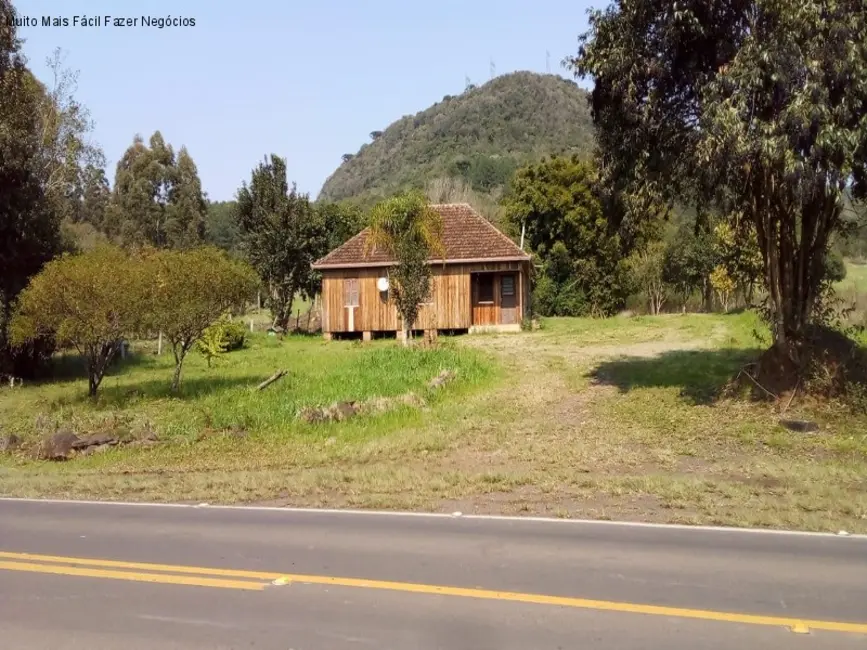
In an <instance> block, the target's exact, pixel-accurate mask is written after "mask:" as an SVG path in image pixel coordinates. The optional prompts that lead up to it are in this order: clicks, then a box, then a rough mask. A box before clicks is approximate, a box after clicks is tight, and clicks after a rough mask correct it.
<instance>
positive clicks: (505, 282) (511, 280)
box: [500, 275, 515, 298]
mask: <svg viewBox="0 0 867 650" xmlns="http://www.w3.org/2000/svg"><path fill="white" fill-rule="evenodd" d="M500 290H501V292H502V294H503V297H504V298H511V297H512V296H514V295H515V276H514V275H504V276H503V277H502V278H500Z"/></svg>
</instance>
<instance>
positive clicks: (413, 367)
mask: <svg viewBox="0 0 867 650" xmlns="http://www.w3.org/2000/svg"><path fill="white" fill-rule="evenodd" d="M72 363H73V360H71V359H67V360H66V361H65V363H64V370H65V372H66V373H67V374H68V373H69V372H70V369H71V364H72ZM171 369H172V361H171V355H170V354H163V355H162V356H159V357H157V356H155V355H153V354H152V353H149V352H147V351H139V352H137V353H136V354H134V355H133V357H132V358H131V359H129V360H128V361H127V362H126V363H124V364H122V365H120V366H119V367H118V368H116V369H115V371H114V372H113V373H112V374H111V375H110V376H108V377H106V378H105V380H104V381H103V385H102V386H101V388H100V393H101V394H100V396H99V399H98V400H97V401H96V402H91V401H89V400H88V399H87V398H86V392H87V391H86V388H87V386H86V380H85V379H83V378H80V377H77V378H75V377H73V378H71V379H67V380H66V381H63V382H50V383H44V384H41V385H34V386H25V387H24V388H23V389H16V390H14V391H8V392H4V393H3V394H2V397H0V421H3V422H4V428H6V429H8V430H9V431H10V432H15V433H18V434H19V435H22V436H25V437H28V438H29V437H32V436H34V435H37V434H39V433H40V432H39V431H38V430H37V429H38V426H37V423H36V421H37V417H38V416H42V417H41V419H42V420H43V421H45V420H46V419H48V420H49V421H53V422H55V423H57V424H62V423H67V424H69V425H72V426H73V428H78V429H84V430H95V429H99V428H100V427H104V426H107V425H106V423H107V422H112V423H116V422H118V421H119V420H123V421H125V422H126V425H125V426H127V427H130V428H132V427H135V426H138V425H141V426H144V424H143V423H145V422H147V424H148V426H152V427H153V428H156V429H157V431H158V432H159V433H160V435H161V437H163V438H164V439H178V440H183V439H194V438H195V437H196V436H198V435H199V434H201V433H202V432H203V431H215V430H216V431H219V430H224V429H232V430H243V431H244V432H245V434H246V435H255V436H279V437H284V436H291V435H295V434H297V433H302V432H303V431H304V430H306V429H309V428H310V425H307V424H306V423H304V422H302V421H299V420H298V419H297V414H298V412H299V410H300V409H301V408H303V407H306V406H323V405H328V404H330V403H332V402H339V401H360V400H365V399H368V398H372V397H380V396H381V397H389V396H395V395H399V394H403V393H406V392H417V393H420V394H424V393H425V391H426V387H427V383H428V382H429V381H430V380H431V379H432V378H433V377H434V376H435V375H437V374H438V373H439V372H440V371H441V370H444V369H448V370H455V371H457V373H458V374H457V377H458V379H457V380H456V381H455V385H454V386H452V387H449V389H448V391H452V392H454V391H458V392H459V391H462V390H470V389H472V388H473V387H474V386H476V385H479V384H481V383H484V382H485V381H486V380H487V379H489V378H490V377H492V376H493V373H494V371H495V369H494V366H493V365H492V363H491V362H489V361H485V360H484V358H483V357H482V356H481V355H480V353H477V352H474V351H473V350H467V349H460V348H458V347H457V346H455V345H453V344H450V343H448V342H445V343H443V344H441V345H439V346H437V347H436V348H431V349H407V348H404V347H403V346H398V345H396V344H395V342H394V341H377V342H372V343H368V344H361V343H350V342H331V343H326V342H324V341H322V340H320V339H318V338H315V337H310V336H289V337H287V338H286V339H284V340H283V341H280V340H279V339H277V338H275V337H269V336H267V335H261V334H254V335H251V336H250V337H249V341H248V343H247V346H246V347H245V348H244V349H242V350H239V351H236V352H231V353H228V354H226V355H225V356H224V357H223V360H222V361H221V362H220V363H218V364H217V365H216V367H214V368H211V369H209V368H208V367H207V364H206V363H205V361H204V360H203V359H201V358H199V357H198V356H194V355H190V357H189V359H188V361H187V362H186V363H185V365H184V374H183V381H182V384H181V393H180V395H179V396H174V395H171V394H170V392H169V384H170V378H171ZM280 369H285V370H287V371H288V374H287V375H286V376H285V377H284V378H282V379H280V380H279V381H277V382H275V383H274V384H272V385H270V386H269V387H268V388H266V389H265V390H262V391H257V390H255V386H256V385H257V384H258V383H259V382H261V381H262V380H264V379H265V378H267V377H268V376H270V375H271V374H273V373H274V372H275V371H277V370H280ZM430 397H432V398H435V397H436V396H434V395H431V396H430Z"/></svg>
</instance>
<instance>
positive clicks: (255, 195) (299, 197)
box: [237, 155, 329, 332]
mask: <svg viewBox="0 0 867 650" xmlns="http://www.w3.org/2000/svg"><path fill="white" fill-rule="evenodd" d="M237 216H238V223H239V224H240V232H241V238H242V241H243V250H244V254H245V255H246V257H247V259H248V260H250V263H251V264H252V265H253V268H255V269H256V271H257V273H258V274H259V277H260V278H262V279H263V280H265V281H266V282H267V287H268V291H267V293H266V296H267V299H266V304H267V306H268V307H269V308H270V310H271V313H272V314H274V326H275V327H277V328H279V329H280V331H282V332H285V331H286V330H287V329H288V328H289V319H290V318H291V316H292V302H293V301H294V300H295V296H296V295H297V294H299V293H300V294H301V295H302V296H304V297H305V298H312V297H313V296H315V295H316V293H317V292H318V290H319V283H318V278H317V276H316V274H315V273H314V272H313V269H312V268H311V264H313V262H315V261H316V260H317V259H318V258H319V257H321V256H322V255H324V254H325V253H327V252H328V243H329V242H328V237H327V234H326V225H325V222H324V221H323V220H322V219H320V218H319V217H320V215H319V213H318V212H316V211H315V210H314V209H313V207H312V206H311V205H310V200H309V197H308V196H307V195H306V194H299V193H298V191H297V189H296V187H295V185H294V184H293V185H292V187H291V188H290V187H289V181H288V179H287V178H286V161H285V160H283V159H282V158H280V157H279V156H275V155H272V156H271V160H270V161H266V162H264V163H261V164H259V166H258V167H256V168H255V169H254V170H253V174H252V178H251V180H250V184H249V186H248V185H247V183H244V184H243V185H242V186H241V189H239V190H238V204H237Z"/></svg>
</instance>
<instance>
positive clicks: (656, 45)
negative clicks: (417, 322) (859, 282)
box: [567, 0, 867, 365]
mask: <svg viewBox="0 0 867 650" xmlns="http://www.w3.org/2000/svg"><path fill="white" fill-rule="evenodd" d="M865 33H867V12H865V11H864V6H863V3H862V1H861V0H723V1H721V2H714V3H708V2H705V1H704V0H679V1H678V2H677V3H675V4H672V3H670V2H663V1H662V0H615V2H613V3H612V4H611V5H610V6H609V7H608V8H607V9H606V10H604V11H595V12H593V13H592V14H591V17H590V29H589V31H588V32H587V33H586V34H584V35H583V36H582V38H581V47H580V51H579V54H578V55H577V56H576V57H574V58H571V59H568V60H567V64H568V65H569V66H570V67H571V68H572V69H573V70H574V71H575V72H576V73H577V74H579V75H590V76H592V77H593V78H594V81H595V87H594V90H593V98H592V103H593V116H594V122H595V124H596V127H597V136H598V143H599V154H600V160H601V164H602V169H603V173H604V176H605V179H606V181H607V182H608V183H614V182H619V183H620V184H621V185H622V186H624V189H625V194H626V195H627V196H628V197H629V211H630V212H631V214H632V215H633V216H634V217H635V218H639V217H640V214H641V211H642V209H643V207H645V206H647V205H648V203H649V202H650V201H659V200H665V201H670V200H673V199H676V198H677V199H681V200H685V201H686V202H688V203H690V204H692V203H705V204H706V203H708V202H713V203H715V204H716V205H718V206H719V207H720V209H721V210H722V213H723V214H726V215H731V218H733V217H734V215H737V214H739V215H742V217H743V219H744V220H745V221H746V222H748V223H749V224H750V225H751V226H752V227H753V228H754V229H755V233H756V238H757V243H758V248H759V250H760V251H761V254H762V267H763V275H764V284H765V287H766V288H767V291H768V297H769V313H770V315H771V318H770V320H771V326H772V332H773V338H774V342H775V344H776V347H777V349H779V350H780V351H781V352H782V353H783V354H784V355H785V356H786V357H788V358H789V359H791V360H792V361H793V362H795V363H798V358H799V356H800V353H799V350H800V349H801V348H802V344H803V343H804V341H805V338H806V336H807V331H808V328H809V325H810V324H811V322H812V320H813V317H814V315H815V314H816V313H817V312H819V311H820V310H819V309H818V308H819V307H820V303H821V300H822V296H821V287H822V282H823V275H824V255H825V251H826V249H827V247H828V243H829V238H830V237H831V236H832V234H833V233H834V232H835V231H837V230H839V229H840V228H841V227H842V226H843V220H842V213H843V206H844V201H845V192H846V189H847V187H851V189H852V191H853V193H854V195H855V196H856V197H859V196H863V195H864V194H865V192H867V121H865V120H864V115H865V106H867V42H865V40H864V38H863V36H864V34H865ZM799 365H800V364H799Z"/></svg>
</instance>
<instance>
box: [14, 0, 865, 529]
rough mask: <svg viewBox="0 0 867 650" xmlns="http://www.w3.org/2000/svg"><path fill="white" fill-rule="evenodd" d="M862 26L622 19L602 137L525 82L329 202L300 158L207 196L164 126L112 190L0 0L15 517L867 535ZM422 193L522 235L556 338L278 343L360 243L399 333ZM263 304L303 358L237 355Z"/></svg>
mask: <svg viewBox="0 0 867 650" xmlns="http://www.w3.org/2000/svg"><path fill="white" fill-rule="evenodd" d="M860 9H861V7H860V5H859V4H858V0H821V1H820V0H800V1H799V2H795V1H794V0H780V1H779V2H774V3H758V2H749V1H747V2H741V3H731V2H721V3H715V4H713V7H709V5H708V3H707V2H703V1H702V0H684V1H683V2H679V3H678V4H677V9H676V10H675V11H672V10H669V9H668V8H665V7H662V5H660V4H659V3H653V2H650V0H615V1H614V2H613V3H612V4H611V6H610V7H609V8H608V9H607V10H605V11H602V12H595V13H593V14H592V16H591V24H590V31H589V33H588V34H586V35H585V36H584V37H582V39H581V50H580V53H579V55H578V56H576V57H575V58H574V59H572V60H571V62H570V66H571V67H572V69H573V70H574V71H576V72H577V73H579V74H582V75H588V76H592V77H593V78H594V79H595V82H596V86H595V89H594V91H593V95H592V100H593V101H592V105H593V116H592V119H591V114H590V103H589V102H588V101H587V100H588V96H587V94H586V93H585V92H584V91H582V90H580V89H579V88H578V87H577V86H576V85H575V84H574V83H572V82H571V81H568V80H564V79H562V78H560V77H557V76H552V75H537V74H532V73H526V72H522V73H515V74H510V75H505V76H501V77H498V78H496V79H494V80H492V81H491V82H489V83H487V84H484V85H483V86H481V87H475V86H473V85H472V84H468V86H467V88H466V90H465V92H464V93H462V94H461V95H459V96H456V97H445V98H444V99H443V101H442V102H439V103H437V104H436V105H434V106H433V107H431V108H429V109H427V110H425V111H423V112H421V113H418V114H417V115H415V116H408V117H404V118H402V119H400V120H398V121H397V122H395V123H394V124H392V125H391V126H389V127H388V128H386V129H384V130H381V131H380V130H375V131H372V132H371V133H370V138H371V143H369V144H365V145H364V146H362V147H361V150H360V151H358V152H357V153H355V154H350V153H347V154H345V155H344V156H343V164H342V165H340V167H339V168H338V169H337V170H336V171H335V173H334V174H333V175H332V176H331V178H329V179H328V181H327V182H326V184H325V186H324V187H323V190H322V194H321V197H320V200H319V201H317V202H316V203H313V202H311V201H310V199H309V197H308V196H307V195H304V194H299V193H298V192H297V191H296V189H295V186H294V185H292V184H290V182H289V179H287V178H286V165H285V162H284V159H283V158H281V157H279V156H276V155H271V156H270V157H269V158H266V160H265V161H264V162H263V163H262V164H260V165H258V166H257V167H256V168H255V169H254V170H253V172H252V174H251V177H250V179H249V184H248V183H246V182H244V183H242V184H241V187H240V189H239V191H238V195H237V198H236V200H235V201H228V202H221V203H208V202H207V200H206V198H205V193H204V191H203V188H202V185H201V182H200V180H199V178H198V173H197V171H196V165H195V164H194V162H193V160H192V157H191V156H190V155H189V152H187V151H186V149H184V148H183V147H181V148H180V149H179V150H178V153H177V155H176V154H175V149H174V148H173V147H172V146H171V145H170V144H168V143H167V142H165V140H164V139H163V138H162V136H161V135H160V133H159V132H158V131H157V132H155V133H154V134H153V135H152V136H151V137H150V139H149V140H148V142H147V144H146V143H145V141H144V139H142V138H141V137H138V136H137V137H136V138H135V139H134V140H133V144H132V146H131V147H129V148H128V149H127V151H126V152H125V153H124V154H123V156H122V157H121V159H120V162H119V163H118V165H117V169H116V173H115V178H114V183H113V186H112V185H110V184H109V180H108V178H107V177H106V173H105V171H104V167H105V165H104V156H103V155H102V152H101V151H100V150H99V149H98V148H96V147H93V146H91V145H90V144H88V142H89V138H88V133H89V131H90V130H91V128H92V126H91V124H90V121H89V119H88V116H87V111H86V110H85V109H84V107H83V106H81V105H80V104H78V102H77V101H76V100H75V98H74V93H73V91H74V81H75V76H74V74H72V73H69V72H67V71H64V70H63V69H62V66H61V60H60V58H59V55H56V56H55V59H54V60H53V62H52V69H53V71H54V73H55V79H56V82H55V85H54V86H53V87H47V86H44V85H43V84H41V83H39V82H38V81H37V80H36V79H35V78H34V77H33V75H32V74H31V73H30V72H29V70H28V69H27V66H26V62H25V61H24V59H23V58H22V57H21V55H20V52H19V43H18V41H17V40H16V35H15V30H14V21H13V20H12V17H13V15H14V11H13V9H12V6H11V4H10V2H9V0H0V25H2V26H3V27H0V95H2V97H3V101H2V102H0V187H2V188H3V192H2V193H0V378H2V379H3V380H4V381H3V383H2V388H0V485H2V492H3V494H4V495H7V494H8V495H20V496H66V497H88V498H124V499H147V500H163V501H177V500H196V501H211V502H262V501H269V502H271V503H285V504H292V505H329V506H357V507H380V508H416V509H426V510H446V511H451V510H456V509H457V510H462V511H476V512H497V513H502V512H524V513H540V514H556V515H558V516H585V517H586V516H590V517H601V518H633V519H634V518H638V519H646V520H655V521H671V522H687V523H716V524H738V525H759V526H784V527H795V528H803V529H811V530H839V529H840V528H844V529H846V530H849V531H853V532H854V531H859V532H860V531H867V498H865V492H864V485H865V484H864V476H865V475H867V434H865V431H867V388H865V384H867V377H865V376H864V374H865V368H867V360H865V357H864V353H865V350H864V347H863V346H864V345H865V344H867V334H865V330H862V331H858V330H857V329H855V328H847V327H843V326H842V325H865V326H867V272H865V270H864V269H865V268H867V267H865V266H858V265H856V264H854V263H853V262H855V261H858V260H859V259H861V260H863V258H864V257H865V254H867V253H865V251H867V248H865V246H867V243H865V242H867V239H865V237H867V228H864V227H863V224H864V218H865V214H864V211H863V205H864V204H863V199H864V198H865V195H867V185H865V182H867V168H865V161H867V155H865V152H867V122H865V121H864V119H863V106H864V105H865V102H867V94H865V93H867V91H865V88H867V59H865V50H864V48H863V47H860V48H859V46H858V44H859V43H860V42H861V41H859V40H858V36H860V35H861V34H863V33H864V31H865V29H867V24H865V14H864V12H863V11H861V10H860ZM757 35H760V36H761V38H759V37H757ZM840 79H846V80H847V83H846V84H840V83H839V80H840ZM593 120H595V125H594V124H593ZM371 126H376V125H371ZM591 156H592V157H593V160H592V161H591V160H590V158H591ZM427 201H433V202H444V203H445V202H467V203H471V204H472V205H473V206H474V207H476V208H477V209H478V210H479V211H480V212H482V213H483V214H484V215H485V216H486V217H487V218H489V219H491V220H492V221H494V222H496V223H497V224H498V225H500V226H501V227H503V228H504V229H505V230H506V232H507V234H508V235H509V236H511V237H513V238H514V239H515V240H517V239H518V238H519V237H520V238H522V239H523V240H524V244H525V246H526V248H527V249H528V250H530V251H532V252H533V253H534V255H535V260H534V262H535V263H534V265H533V269H534V278H533V287H532V289H533V305H534V307H535V309H536V311H537V315H541V316H542V321H541V326H542V327H541V329H538V328H537V327H536V324H537V323H535V322H534V323H532V324H531V326H530V327H529V328H528V329H530V330H531V331H529V332H524V333H521V334H516V335H479V336H466V337H461V338H457V339H452V338H450V337H443V338H442V339H440V342H439V343H435V344H432V345H430V346H416V347H414V348H403V347H401V346H398V345H395V344H394V343H391V342H388V341H382V342H380V341H377V342H367V343H354V344H350V343H341V342H333V343H325V342H323V341H321V340H319V339H318V338H314V337H312V336H308V335H299V334H290V333H289V332H290V331H291V330H292V327H291V326H292V321H291V319H292V317H293V316H295V318H296V329H298V330H301V329H302V327H298V326H297V324H298V320H297V319H298V316H297V311H296V310H297V309H298V308H299V306H300V305H303V309H307V307H308V306H309V307H310V311H309V313H308V316H310V317H312V321H313V325H312V328H311V327H303V329H304V330H305V331H309V330H311V329H312V330H315V327H316V319H317V316H316V315H315V311H316V310H315V303H316V297H317V294H318V292H319V290H320V280H321V278H320V277H319V275H318V274H317V273H315V272H313V271H312V269H311V262H313V261H314V260H316V259H317V258H319V257H320V256H322V255H323V254H325V253H326V252H327V251H328V250H330V249H332V248H334V247H336V246H338V245H339V244H341V243H343V242H344V241H346V240H347V239H348V238H349V237H351V236H353V235H354V234H355V233H357V232H359V230H360V229H361V228H362V227H364V226H365V225H368V224H369V225H371V226H372V232H373V238H372V239H371V242H372V243H376V244H378V245H380V246H384V247H386V248H388V249H390V250H391V251H392V252H393V253H394V254H395V256H396V257H397V259H398V260H399V264H398V265H397V266H396V267H395V268H393V269H392V270H391V271H390V273H391V278H392V286H393V294H394V297H395V299H396V301H397V303H398V307H399V310H400V313H401V314H402V316H403V321H404V324H405V327H406V328H409V327H410V326H411V324H412V323H413V322H414V321H415V318H416V315H417V312H418V306H419V302H420V301H421V300H422V299H423V298H424V296H425V295H426V293H427V290H428V281H429V274H430V269H429V267H428V265H426V264H425V263H424V262H425V260H426V259H427V257H428V254H429V253H430V251H431V250H432V249H435V248H437V244H438V237H437V234H438V233H437V231H438V226H437V223H436V221H437V220H436V219H435V218H434V217H435V215H433V213H431V212H430V211H429V210H428V209H427V206H426V203H427ZM370 206H374V207H373V209H372V210H367V209H366V208H368V207H370ZM859 226H861V228H860V230H859ZM205 243H208V244H211V245H212V246H214V247H215V248H203V245H204V244H205ZM113 246H117V248H114V247H113ZM218 248H219V249H222V252H218V250H217V249H218ZM226 252H228V254H226ZM64 253H67V254H66V255H64ZM844 258H845V260H846V261H844ZM247 263H249V264H250V265H251V266H252V267H253V270H254V271H255V273H254V272H253V271H251V270H250V269H249V268H248V267H247V266H246V264H247ZM831 287H833V288H834V289H835V291H834V292H832V291H830V290H829V289H830V288H831ZM257 289H258V294H259V295H258V296H256V292H257ZM630 293H631V294H632V295H630ZM835 293H836V295H837V296H838V297H839V298H840V299H841V302H840V305H839V306H843V307H852V309H851V310H849V312H847V314H848V316H847V319H846V320H845V323H842V324H841V323H840V322H838V321H837V316H838V315H839V311H838V310H837V309H836V307H837V305H835V304H834V303H833V302H832V298H833V296H834V294H835ZM254 298H255V299H256V300H255V302H256V303H259V302H260V301H262V302H264V305H265V307H266V309H265V310H263V309H261V307H259V308H257V309H256V311H255V313H244V312H245V310H247V308H248V307H249V304H250V303H251V302H253V300H254ZM752 304H759V305H760V307H759V308H758V309H756V310H753V309H751V308H750V306H751V305H752ZM624 307H628V308H630V309H632V310H634V311H637V312H644V311H647V312H650V313H651V314H653V315H651V316H642V315H639V316H636V317H633V316H632V313H631V312H629V311H622V310H623V308H624ZM736 308H742V309H740V310H737V309H736ZM666 310H670V311H683V312H687V311H698V310H702V311H704V312H706V313H702V314H696V313H690V314H687V313H682V314H681V313H677V314H662V313H661V312H664V311H666ZM714 310H718V311H719V310H722V311H724V312H730V313H727V314H720V313H712V312H713V311H714ZM269 312H270V315H271V316H272V317H273V321H269V324H270V323H273V324H275V325H276V326H277V327H276V328H275V329H277V330H278V331H279V332H280V334H287V336H285V337H284V336H280V337H277V336H269V335H267V334H264V333H262V332H261V330H262V329H264V328H263V327H260V328H259V330H260V331H259V332H258V333H252V332H251V333H248V332H247V331H246V329H247V325H248V324H250V329H256V328H255V327H254V325H255V322H254V321H260V325H261V319H262V318H267V317H268V313H269ZM293 312H295V313H293ZM618 312H619V315H618V316H616V317H609V318H587V317H586V316H588V315H594V316H598V315H605V316H610V315H612V314H615V313H618ZM13 314H14V318H13ZM241 314H244V316H243V321H238V320H234V319H235V318H236V317H237V316H239V315H241ZM248 319H249V320H248ZM833 328H836V329H833ZM158 332H160V333H162V335H161V336H159V337H158V335H157V333H158ZM130 338H134V341H133V349H132V353H131V355H129V356H127V355H126V347H125V346H123V340H124V339H130ZM407 338H408V337H407ZM154 339H157V340H158V341H159V343H157V347H158V349H160V350H161V349H162V343H163V342H165V343H166V347H167V350H166V351H165V353H157V354H154V349H153V348H154V343H155V341H154ZM859 345H860V346H861V347H860V348H859V347H858V346H859ZM56 346H59V347H60V348H61V352H60V353H57V354H54V352H55V347H56ZM769 346H770V347H771V350H770V351H768V348H769ZM194 347H195V348H196V349H197V350H198V352H199V354H193V355H189V357H188V352H189V351H190V350H191V349H193V348H194ZM169 349H170V350H172V352H173V354H169V353H168V350H169ZM230 351H231V353H229V352H230ZM51 360H53V364H49V363H48V362H49V361H51ZM218 360H219V363H215V361H218ZM182 365H183V368H184V382H183V384H181V382H180V376H181V368H182ZM45 369H50V370H51V371H53V376H52V380H51V381H43V380H40V379H38V375H39V373H38V372H37V371H39V370H45ZM856 371H857V372H856ZM859 373H860V374H859ZM10 376H11V377H12V379H13V381H12V382H9V383H7V381H6V380H7V379H9V377H10ZM21 377H25V378H26V381H25V382H24V384H23V385H22V384H21V382H20V381H19V380H17V378H21ZM170 377H173V378H174V379H173V380H172V381H170ZM434 378H436V379H434ZM32 379H36V380H35V381H33V380H32ZM432 380H433V381H432ZM7 386H8V388H7ZM97 389H98V390H97ZM789 420H794V421H800V424H801V425H803V424H804V423H805V422H807V423H809V424H810V425H811V426H810V427H808V428H807V431H806V432H805V431H804V430H803V427H802V428H801V430H796V429H798V427H797V426H794V425H792V424H791V423H790V422H788V421H789ZM63 441H65V442H63ZM63 445H66V446H65V447H64V448H63V449H61V448H60V447H62V446H63ZM73 445H78V446H73ZM41 459H51V460H61V459H65V460H68V461H69V462H65V463H57V462H50V461H49V460H41Z"/></svg>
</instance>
